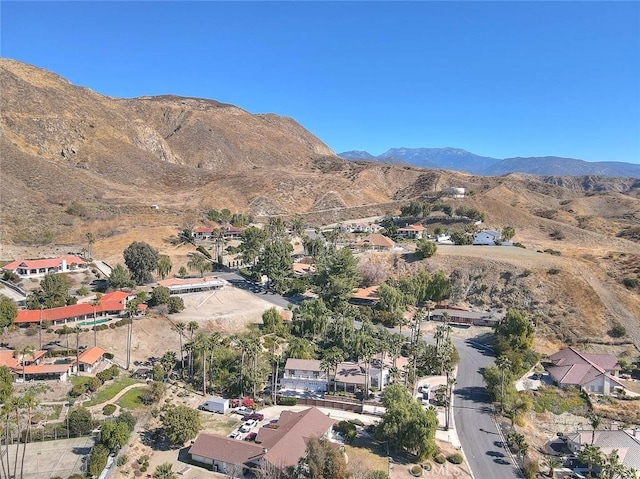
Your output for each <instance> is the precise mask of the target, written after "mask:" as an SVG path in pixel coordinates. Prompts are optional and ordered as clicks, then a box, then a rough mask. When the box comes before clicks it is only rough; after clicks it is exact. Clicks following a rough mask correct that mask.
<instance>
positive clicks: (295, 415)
mask: <svg viewBox="0 0 640 479" xmlns="http://www.w3.org/2000/svg"><path fill="white" fill-rule="evenodd" d="M335 422H336V421H335V420H334V419H331V418H329V417H328V416H326V415H325V414H323V413H322V412H321V411H320V410H319V409H317V408H315V407H312V408H309V409H306V410H304V411H301V412H291V411H282V413H281V414H280V418H279V419H278V421H277V423H276V424H275V426H274V428H260V430H259V431H258V435H257V436H256V438H255V444H254V443H252V442H246V441H237V440H234V439H231V438H228V437H224V436H218V435H215V434H205V433H202V434H200V435H199V436H198V437H197V438H196V440H195V441H194V443H193V445H192V446H191V447H190V448H189V456H190V457H191V459H192V460H193V461H194V462H196V463H200V464H203V465H205V466H208V467H209V468H211V470H212V471H215V472H220V473H223V474H227V475H232V477H243V476H244V475H246V474H247V473H249V471H259V470H266V469H276V470H283V469H286V468H287V467H290V466H295V465H296V464H297V463H298V461H299V460H300V459H301V458H302V457H303V456H304V455H305V452H306V448H307V441H308V439H309V438H312V437H314V438H318V439H321V438H323V437H329V436H330V434H331V430H332V427H333V424H334V423H335Z"/></svg>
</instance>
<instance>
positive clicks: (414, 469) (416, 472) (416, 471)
mask: <svg viewBox="0 0 640 479" xmlns="http://www.w3.org/2000/svg"><path fill="white" fill-rule="evenodd" d="M409 474H411V475H412V476H413V477H420V476H422V467H421V466H419V465H417V464H414V465H413V466H411V467H410V468H409Z"/></svg>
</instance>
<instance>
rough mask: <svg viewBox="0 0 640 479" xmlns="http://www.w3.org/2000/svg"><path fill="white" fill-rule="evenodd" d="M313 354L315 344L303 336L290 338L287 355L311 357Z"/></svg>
mask: <svg viewBox="0 0 640 479" xmlns="http://www.w3.org/2000/svg"><path fill="white" fill-rule="evenodd" d="M314 356H315V346H314V345H313V343H311V342H309V341H308V340H306V339H304V338H296V337H293V338H291V341H289V348H288V349H287V357H289V358H296V359H312V358H313V357H314Z"/></svg>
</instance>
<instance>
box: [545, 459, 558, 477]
mask: <svg viewBox="0 0 640 479" xmlns="http://www.w3.org/2000/svg"><path fill="white" fill-rule="evenodd" d="M544 462H545V464H546V465H547V466H549V477H551V478H553V477H555V475H556V468H558V467H560V466H562V461H560V459H558V458H557V457H555V456H545V458H544Z"/></svg>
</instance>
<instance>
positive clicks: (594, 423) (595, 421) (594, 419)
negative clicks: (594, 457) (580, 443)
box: [589, 413, 602, 444]
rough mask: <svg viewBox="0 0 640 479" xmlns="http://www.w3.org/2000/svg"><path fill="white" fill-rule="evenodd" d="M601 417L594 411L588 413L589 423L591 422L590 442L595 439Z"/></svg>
mask: <svg viewBox="0 0 640 479" xmlns="http://www.w3.org/2000/svg"><path fill="white" fill-rule="evenodd" d="M601 423H602V418H601V417H600V416H598V415H597V414H595V413H591V414H589V424H591V444H593V443H594V441H595V440H596V430H597V429H598V428H599V427H600V424H601Z"/></svg>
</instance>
